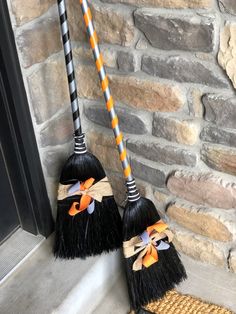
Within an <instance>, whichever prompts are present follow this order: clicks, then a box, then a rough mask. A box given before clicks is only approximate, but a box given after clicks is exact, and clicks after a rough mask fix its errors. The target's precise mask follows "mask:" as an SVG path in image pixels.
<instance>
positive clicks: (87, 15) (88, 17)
mask: <svg viewBox="0 0 236 314" xmlns="http://www.w3.org/2000/svg"><path fill="white" fill-rule="evenodd" d="M80 4H81V8H82V13H83V18H84V22H85V26H86V30H87V33H88V36H89V41H90V45H91V48H92V51H93V56H94V60H95V63H96V68H97V71H98V75H99V79H100V82H101V87H102V91H103V95H104V98H105V101H106V107H107V110H108V112H109V116H110V120H111V126H112V129H113V132H114V135H115V140H116V145H117V148H118V151H119V155H120V160H121V163H122V167H123V172H124V176H125V179H126V185H127V190H128V200H129V201H130V202H132V201H133V202H134V201H136V200H138V199H139V198H140V194H139V192H138V190H137V188H136V184H135V180H134V178H133V176H132V173H131V168H130V164H129V161H128V157H127V152H126V148H125V145H124V141H123V136H122V133H121V131H120V128H119V121H118V117H117V115H116V112H115V108H114V101H113V98H112V96H111V92H110V88H109V81H108V77H107V74H106V71H105V68H104V64H103V58H102V54H101V51H100V48H99V45H98V37H97V33H96V31H95V29H94V25H93V21H92V14H91V11H90V8H89V5H88V2H87V0H80Z"/></svg>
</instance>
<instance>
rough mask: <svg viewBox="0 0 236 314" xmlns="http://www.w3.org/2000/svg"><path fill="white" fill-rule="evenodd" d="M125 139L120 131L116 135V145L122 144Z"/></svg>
mask: <svg viewBox="0 0 236 314" xmlns="http://www.w3.org/2000/svg"><path fill="white" fill-rule="evenodd" d="M122 140H123V136H122V133H120V134H119V135H118V136H117V137H116V145H120V143H121V142H122Z"/></svg>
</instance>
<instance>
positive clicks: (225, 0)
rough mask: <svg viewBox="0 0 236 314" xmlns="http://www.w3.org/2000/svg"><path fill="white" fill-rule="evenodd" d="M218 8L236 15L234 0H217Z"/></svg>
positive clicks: (235, 2)
mask: <svg viewBox="0 0 236 314" xmlns="http://www.w3.org/2000/svg"><path fill="white" fill-rule="evenodd" d="M218 1H219V7H220V10H221V11H222V12H224V13H230V14H233V15H236V1H235V0H218Z"/></svg>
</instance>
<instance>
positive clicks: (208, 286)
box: [92, 256, 236, 314]
mask: <svg viewBox="0 0 236 314" xmlns="http://www.w3.org/2000/svg"><path fill="white" fill-rule="evenodd" d="M182 261H183V263H184V265H185V267H186V269H187V273H188V279H187V280H186V281H185V282H183V283H182V284H181V285H180V286H179V287H178V288H177V290H178V291H180V292H182V293H184V294H190V295H193V296H196V297H199V298H201V299H202V300H205V301H208V302H211V303H215V304H218V305H222V306H224V307H226V308H228V309H231V310H232V311H233V312H235V313H236V275H235V274H232V273H227V272H225V270H223V269H219V268H217V267H214V266H210V265H206V264H203V263H200V262H196V261H194V260H192V259H191V258H189V257H187V256H182ZM128 312H129V302H128V296H127V289H126V283H125V280H124V278H123V276H121V277H120V278H119V280H117V282H116V283H115V285H114V286H113V287H112V289H111V290H110V291H109V293H108V294H107V295H106V296H105V298H104V300H103V301H102V302H101V303H100V305H98V307H97V308H96V310H95V311H94V312H93V313H92V314H126V313H128ZM196 314H197V313H196Z"/></svg>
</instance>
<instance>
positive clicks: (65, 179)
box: [54, 0, 122, 259]
mask: <svg viewBox="0 0 236 314" xmlns="http://www.w3.org/2000/svg"><path fill="white" fill-rule="evenodd" d="M58 11H59V18H60V26H61V36H62V42H63V48H64V56H65V63H66V71H67V78H68V88H69V93H70V101H71V110H72V116H73V124H74V153H73V154H72V155H71V156H70V157H69V158H68V160H67V161H66V163H65V164H64V166H63V169H62V172H61V177H60V184H59V192H58V210H57V220H56V236H55V244H54V254H55V256H56V257H61V258H67V259H71V258H75V257H81V258H84V257H86V256H91V255H97V254H101V253H103V252H109V251H112V250H114V249H117V248H119V247H120V246H121V244H122V236H121V218H120V214H119V211H118V208H117V205H116V202H115V200H114V196H113V194H112V189H111V187H110V184H109V181H108V179H107V177H106V174H105V172H104V170H103V167H102V165H101V163H100V162H99V160H98V159H97V158H96V157H95V156H94V155H92V154H91V153H89V152H88V151H87V149H86V145H85V140H84V137H85V136H84V133H82V128H81V120H80V111H79V101H78V96H77V85H76V80H75V70H74V63H73V56H72V48H71V42H70V34H69V25H68V20H67V11H66V3H65V0H58ZM89 189H90V190H91V191H92V192H91V191H90V192H89ZM95 190H96V191H97V192H96V193H98V194H99V195H97V197H95V196H94V195H95V194H94V191H95ZM65 191H66V192H65ZM89 193H90V194H89ZM84 194H86V195H84ZM92 196H93V197H92Z"/></svg>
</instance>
